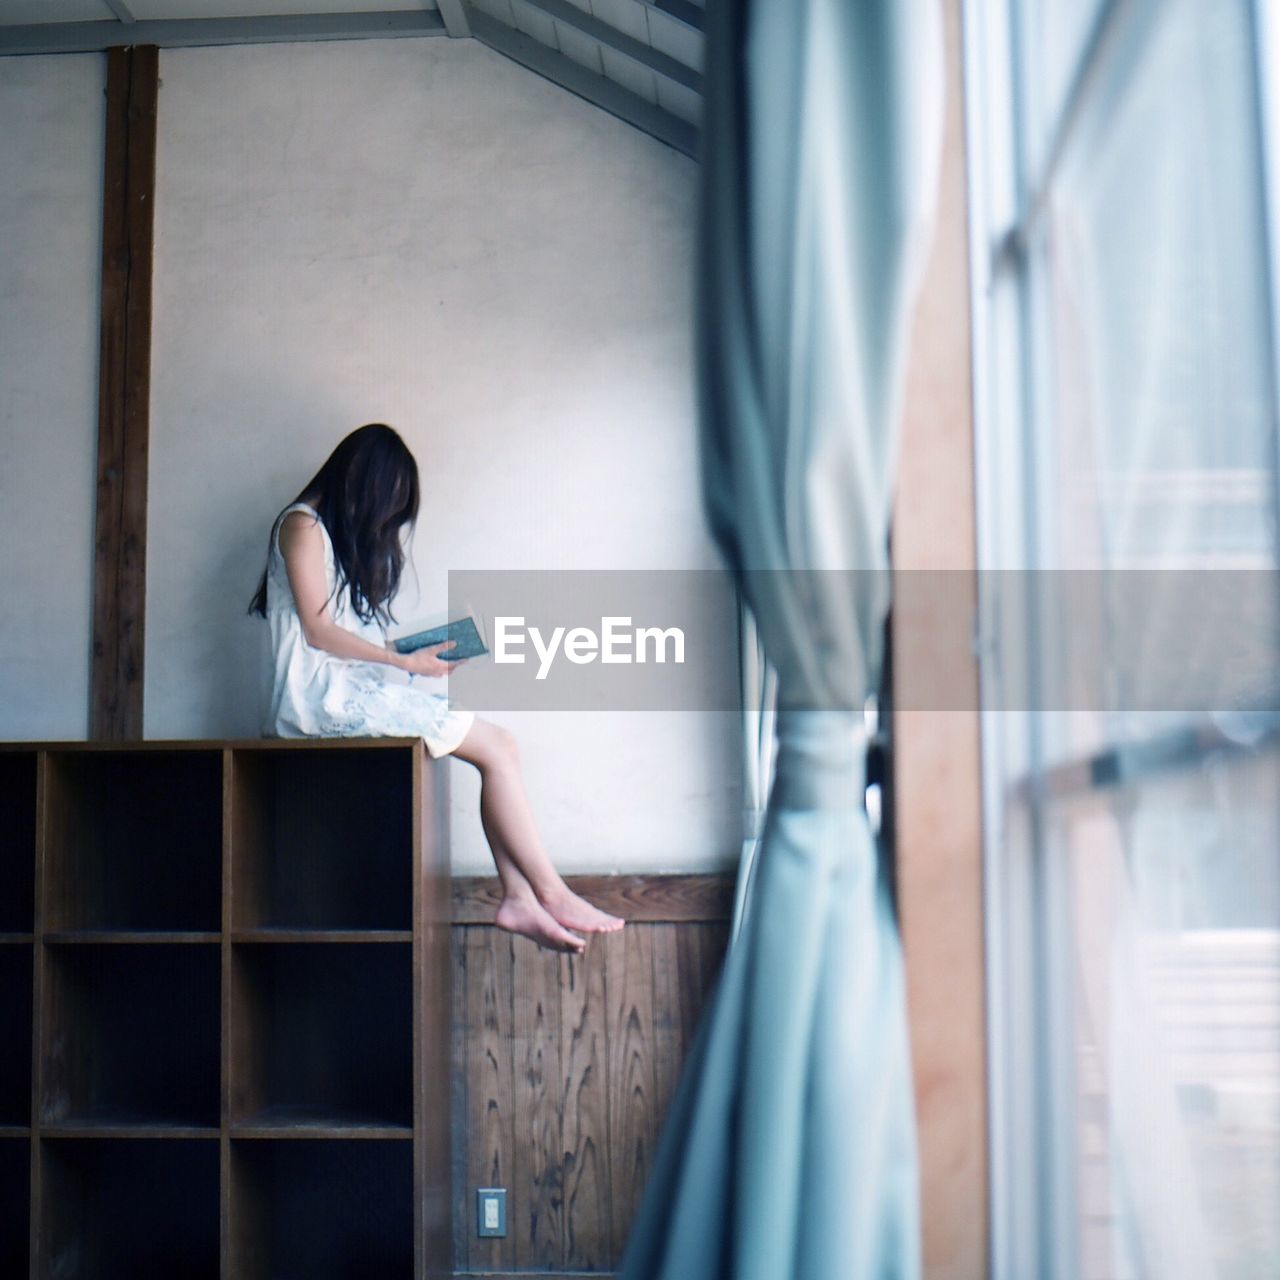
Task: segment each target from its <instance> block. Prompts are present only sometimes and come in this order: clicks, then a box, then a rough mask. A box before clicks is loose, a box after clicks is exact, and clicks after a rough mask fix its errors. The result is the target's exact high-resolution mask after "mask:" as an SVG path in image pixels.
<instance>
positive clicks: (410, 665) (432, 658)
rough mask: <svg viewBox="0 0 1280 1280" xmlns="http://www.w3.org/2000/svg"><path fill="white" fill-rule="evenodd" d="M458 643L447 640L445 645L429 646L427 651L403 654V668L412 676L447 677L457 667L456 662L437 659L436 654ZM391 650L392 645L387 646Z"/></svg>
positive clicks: (416, 650) (419, 650) (418, 650)
mask: <svg viewBox="0 0 1280 1280" xmlns="http://www.w3.org/2000/svg"><path fill="white" fill-rule="evenodd" d="M457 643H458V642H457V641H456V640H446V641H445V642H444V643H443V644H431V645H427V647H426V648H425V649H415V650H414V651H413V652H412V653H406V654H403V655H402V657H401V664H400V665H401V666H402V668H403V669H404V670H405V671H407V672H408V673H409V674H410V675H414V676H447V675H448V674H449V671H450V669H451V668H453V667H456V666H457V665H458V664H457V663H456V662H445V661H444V660H443V659H441V658H437V657H436V654H437V653H439V652H440V651H441V650H442V649H452V648H453V647H454V645H456V644H457ZM387 647H388V648H391V647H392V646H391V645H388V646H387Z"/></svg>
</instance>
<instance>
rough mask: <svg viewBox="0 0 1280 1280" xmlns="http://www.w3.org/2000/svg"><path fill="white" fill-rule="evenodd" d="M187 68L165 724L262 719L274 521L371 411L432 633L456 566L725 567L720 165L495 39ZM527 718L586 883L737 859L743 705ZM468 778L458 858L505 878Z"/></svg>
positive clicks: (181, 68) (162, 116) (173, 307)
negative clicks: (591, 873)
mask: <svg viewBox="0 0 1280 1280" xmlns="http://www.w3.org/2000/svg"><path fill="white" fill-rule="evenodd" d="M161 78H162V88H161V91H160V109H159V120H160V137H159V154H158V162H157V168H158V175H157V187H158V189H157V204H156V214H157V222H156V272H155V317H154V348H153V360H152V376H153V392H152V444H151V493H150V500H151V514H150V528H149V535H148V537H149V569H148V574H149V584H148V589H149V596H148V614H147V668H146V671H147V687H146V723H147V733H148V736H150V737H203V736H218V737H221V736H238V735H245V736H254V735H256V734H257V732H258V727H259V710H260V705H259V686H258V680H257V672H258V669H259V652H260V647H261V645H262V643H263V641H264V639H265V625H264V624H263V623H262V622H261V621H259V620H257V619H248V618H246V617H245V616H244V609H245V605H246V603H247V601H248V598H249V596H250V594H251V593H252V591H253V588H254V587H255V585H256V582H257V577H258V574H259V573H260V571H261V567H262V562H263V556H264V553H265V546H266V538H267V533H268V527H269V524H270V520H271V517H272V516H273V514H274V513H275V512H276V511H277V510H278V509H279V508H280V507H281V506H282V505H283V504H284V503H285V502H286V501H288V500H289V499H291V498H292V497H293V496H294V494H296V492H297V491H298V490H299V489H300V488H301V486H302V485H303V483H304V482H305V481H306V480H307V478H308V477H309V476H310V475H311V473H312V472H313V471H314V470H315V469H316V468H317V467H318V466H319V464H320V463H321V462H322V461H323V459H324V457H325V456H326V455H327V454H328V452H329V450H330V449H331V448H332V447H333V445H334V444H336V443H337V441H338V440H339V439H340V438H341V436H342V435H344V434H345V433H346V432H347V431H349V430H350V429H352V428H353V427H355V426H358V425H359V424H360V423H362V422H366V421H370V420H382V421H388V422H391V423H392V424H393V425H395V426H396V427H397V428H398V429H399V430H400V431H401V433H402V434H403V435H404V436H405V437H406V439H407V441H408V443H409V445H410V447H411V448H412V449H413V450H414V452H415V454H416V455H417V457H418V460H419V465H420V467H421V469H422V474H423V481H424V501H423V513H422V516H421V518H420V521H419V530H418V536H417V539H416V542H415V546H414V561H415V563H416V567H417V570H418V576H419V579H420V584H421V601H422V603H421V604H420V603H419V600H418V598H416V597H415V596H414V594H413V593H414V586H413V582H412V577H411V576H410V579H409V586H408V588H407V590H408V598H407V599H406V600H405V607H404V608H403V610H400V611H399V612H400V616H401V617H402V618H406V619H407V618H412V617H413V616H414V614H415V612H416V611H417V610H418V609H419V608H424V607H430V606H432V605H437V604H440V603H441V602H442V596H443V593H444V589H445V581H446V578H445V575H446V572H447V571H448V570H449V569H451V568H453V569H462V568H472V569H478V568H519V567H531V568H611V567H617V568H666V567H672V568H700V567H705V566H708V565H712V564H715V563H716V558H715V555H714V553H713V551H712V548H711V546H710V543H709V541H708V538H707V536H706V534H705V532H704V527H703V521H702V516H701V510H700V503H699V496H698V486H697V470H696V451H695V438H694V416H693V393H692V370H691V366H690V359H691V351H690V347H691V343H690V338H691V316H690V303H691V296H690V291H691V282H692V274H691V272H692V266H691V251H692V230H693V220H694V195H695V181H696V170H695V166H694V165H693V164H692V162H690V161H689V160H687V159H686V158H685V157H683V156H680V155H678V154H676V153H675V152H673V151H671V150H670V149H668V148H666V147H664V146H663V145H661V144H660V143H658V142H655V141H654V140H652V139H650V138H648V137H646V136H644V135H642V134H640V133H639V132H637V131H636V130H634V129H632V128H631V127H630V126H628V125H625V124H622V123H621V122H619V121H617V120H615V119H613V118H612V117H610V116H608V115H606V114H605V113H603V112H601V111H599V110H598V109H597V108H595V107H592V106H590V105H589V104H587V103H585V102H583V101H581V100H579V99H577V98H575V97H573V96H571V95H570V94H568V93H566V92H564V91H563V90H561V89H559V88H557V87H555V86H554V85H552V84H550V83H548V82H546V81H544V80H542V79H539V78H538V77H536V76H534V75H532V74H530V73H528V72H526V71H524V70H523V69H522V68H519V67H517V66H515V65H514V64H512V63H510V62H508V61H507V60H506V59H504V58H502V57H500V56H499V55H497V54H494V53H492V52H490V51H489V50H487V49H485V48H483V47H482V46H480V45H478V44H476V43H475V42H473V41H448V40H443V39H441V40H408V41H361V42H353V43H340V44H300V45H272V46H259V47H249V48H223V49H207V50H183V51H169V52H165V53H164V54H162V59H161ZM727 639H728V638H727ZM729 646H730V647H729V650H728V651H729V652H730V653H732V642H731V641H730V642H729ZM495 718H499V717H495ZM505 720H506V722H508V723H509V724H511V726H512V727H513V728H515V729H516V730H517V732H518V733H519V734H520V736H521V740H522V743H523V746H524V755H525V761H526V768H527V771H528V775H529V778H530V784H531V788H532V792H533V797H534V804H535V808H536V810H537V811H538V814H539V816H540V817H541V819H542V822H543V828H544V832H545V834H546V837H547V843H548V845H549V847H550V849H551V851H552V853H553V855H554V856H555V857H556V859H557V860H558V861H559V863H560V864H561V865H562V866H563V867H565V868H566V869H569V870H588V869H590V870H672V869H695V868H707V867H713V866H721V865H724V863H725V861H726V859H727V858H730V857H732V856H733V855H734V853H735V851H736V848H737V842H738V833H739V791H738V764H737V761H738V749H737V740H736V728H735V719H734V717H732V716H730V715H727V714H726V715H717V716H713V715H707V714H696V713H680V714H661V713H644V714H631V715H622V714H616V715H612V714H611V715H599V714H592V715H587V714H585V713H562V714H556V715H550V714H532V713H529V714H524V715H521V716H519V717H516V716H510V717H505ZM451 767H452V768H453V771H454V772H453V785H454V806H455V813H454V821H453V833H454V834H453V847H454V866H455V870H456V871H458V872H459V873H472V872H483V871H486V870H488V869H490V868H491V863H490V862H489V858H488V853H487V850H486V848H485V845H484V842H483V837H482V834H481V831H480V827H479V822H478V819H477V818H476V815H475V807H476V789H475V780H474V774H473V773H472V771H471V770H470V769H469V768H467V767H466V766H464V765H461V764H457V765H454V766H451Z"/></svg>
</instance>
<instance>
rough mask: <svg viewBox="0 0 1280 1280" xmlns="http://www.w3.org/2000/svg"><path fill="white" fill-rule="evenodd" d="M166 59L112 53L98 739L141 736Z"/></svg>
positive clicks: (146, 52)
mask: <svg viewBox="0 0 1280 1280" xmlns="http://www.w3.org/2000/svg"><path fill="white" fill-rule="evenodd" d="M158 67H159V59H158V50H157V49H156V47H155V46H154V45H148V46H144V47H140V48H129V49H112V50H110V51H109V52H108V53H107V126H106V156H105V162H104V178H103V200H102V329H101V339H100V344H99V365H98V470H97V512H96V521H95V529H94V569H93V652H92V662H91V668H90V684H89V736H90V738H91V739H94V740H107V741H123V740H126V739H134V738H141V737H142V690H143V660H144V640H145V636H144V622H145V612H146V574H147V440H148V434H149V426H150V423H149V418H150V401H151V253H152V218H153V212H154V205H155V174H156V91H157V86H158V84H159V77H158Z"/></svg>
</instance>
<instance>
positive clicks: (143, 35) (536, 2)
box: [0, 0, 703, 157]
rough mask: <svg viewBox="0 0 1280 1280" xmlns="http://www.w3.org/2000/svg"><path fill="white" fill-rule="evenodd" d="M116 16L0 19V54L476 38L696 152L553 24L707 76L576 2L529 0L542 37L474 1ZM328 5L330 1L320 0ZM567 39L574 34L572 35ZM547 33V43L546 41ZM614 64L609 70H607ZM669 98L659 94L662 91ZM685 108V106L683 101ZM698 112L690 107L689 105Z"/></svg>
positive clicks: (640, 4) (683, 16)
mask: <svg viewBox="0 0 1280 1280" xmlns="http://www.w3.org/2000/svg"><path fill="white" fill-rule="evenodd" d="M103 2H104V4H105V5H106V6H107V7H108V8H109V9H110V11H111V12H112V13H113V14H114V15H115V19H114V20H112V19H107V18H103V19H100V20H97V21H82V22H63V23H40V24H31V25H26V24H24V25H4V24H0V55H6V54H8V55H15V54H16V55H21V54H48V53H90V52H100V51H102V50H106V49H111V48H117V47H121V46H128V45H146V44H150V45H157V46H159V47H160V48H167V49H174V48H190V47H196V46H209V45H235V44H268V43H275V42H286V41H308V40H359V39H386V38H391V37H404V38H409V37H421V36H445V35H448V36H453V37H455V38H466V37H468V36H470V37H474V38H476V39H478V40H479V41H480V42H481V43H482V44H484V45H486V46H488V47H489V48H491V49H493V50H495V51H496V52H498V53H501V54H503V55H504V56H505V57H508V58H510V59H512V60H513V61H515V62H518V63H519V64H520V65H521V66H523V67H525V68H526V69H528V70H530V71H533V72H534V73H536V74H537V75H540V76H543V77H544V78H545V79H548V80H550V81H552V82H553V83H555V84H557V85H559V86H560V87H561V88H563V89H566V90H568V91H569V92H570V93H573V94H575V95H577V96H578V97H581V98H585V99H586V100H587V101H588V102H591V103H594V104H595V105H596V106H598V107H600V108H601V109H602V110H605V111H608V112H609V113H610V114H611V115H614V116H617V117H618V118H619V119H621V120H624V121H626V122H627V123H628V124H630V125H632V126H634V127H635V128H637V129H640V130H642V131H643V132H645V133H648V134H649V135H651V136H652V137H654V138H657V139H658V140H659V141H661V142H664V143H666V144H667V145H668V146H671V147H674V148H675V149H676V150H677V151H681V152H683V153H684V154H685V155H688V156H693V157H696V155H697V149H698V129H697V126H696V125H694V124H691V123H689V121H688V120H686V119H682V118H681V116H679V115H676V114H674V113H673V112H671V111H669V110H667V109H666V106H665V105H658V104H655V103H654V102H653V101H651V97H652V94H649V95H648V96H645V95H642V94H641V93H639V92H637V91H636V90H635V89H634V88H630V87H628V85H627V84H626V83H620V82H619V80H618V79H615V78H613V76H611V75H609V74H602V73H601V72H600V71H597V70H593V69H591V68H590V67H586V66H583V65H581V64H580V63H579V62H576V61H575V60H574V59H572V58H570V57H568V56H567V55H566V54H564V53H563V52H561V50H560V49H559V48H557V47H556V38H555V37H554V36H552V35H551V34H550V32H551V30H552V28H551V23H552V22H555V23H560V24H562V26H563V27H567V28H571V29H572V30H574V31H576V32H578V33H579V35H581V36H585V37H586V38H587V39H589V40H594V41H596V42H597V44H598V45H599V46H600V47H601V48H603V49H607V50H609V51H610V52H612V53H616V54H619V55H621V56H622V57H624V58H626V59H629V60H630V61H631V62H633V63H635V64H637V65H638V66H640V67H643V68H645V69H646V70H647V71H651V72H653V73H654V74H655V75H657V76H660V77H662V80H661V81H659V84H661V83H662V82H663V81H666V82H669V84H670V85H671V86H672V88H671V90H670V92H671V93H672V94H675V93H677V92H688V93H693V94H697V95H700V94H701V92H702V87H703V80H702V75H701V73H700V72H699V71H698V70H696V69H695V68H694V67H691V66H689V65H687V63H685V62H682V61H680V60H679V59H677V58H674V57H672V56H671V55H670V54H668V53H665V52H663V51H662V50H661V49H658V48H655V47H654V46H653V45H652V44H649V43H647V42H646V41H645V40H644V39H643V38H641V36H642V34H643V31H644V25H643V23H641V24H640V27H639V28H638V30H637V34H634V35H633V34H629V33H628V32H625V31H622V30H620V29H619V28H618V27H616V26H614V25H612V23H610V22H606V21H604V20H603V19H602V18H599V17H597V16H596V15H595V13H593V12H588V11H587V10H586V9H585V8H584V7H582V6H580V5H579V4H573V3H570V0H528V3H529V5H530V6H531V8H533V9H536V10H537V11H538V12H540V13H541V14H542V15H543V17H544V18H545V19H548V20H549V21H548V23H547V35H546V36H544V39H538V38H535V37H534V36H531V35H528V34H526V33H525V32H524V31H521V30H519V29H518V28H516V27H514V26H512V25H511V24H510V22H508V21H506V20H504V19H503V18H497V17H494V16H493V15H492V14H490V13H488V12H486V11H485V10H482V9H479V8H478V7H477V6H476V5H474V4H472V3H471V2H470V0H437V3H438V5H439V8H438V9H419V10H404V9H396V10H387V11H381V12H373V13H368V12H356V13H323V12H321V13H302V14H279V15H264V16H261V17H204V18H141V19H139V18H135V16H134V14H133V13H132V11H131V9H130V7H129V3H130V0H103ZM321 2H323V0H321ZM635 3H636V6H637V10H638V11H640V12H642V11H643V9H650V10H653V11H654V12H661V13H663V14H666V15H667V16H668V17H671V18H674V19H676V20H677V21H680V22H682V23H684V24H685V25H686V26H688V27H690V28H691V29H694V30H697V31H701V29H702V16H703V10H702V8H701V6H700V5H698V4H694V3H692V0H635ZM566 38H567V37H566ZM544 40H546V41H547V42H546V43H544ZM608 69H609V68H608V64H606V71H608ZM659 101H660V102H661V98H659ZM681 110H682V114H684V112H685V110H686V108H683V107H682V108H681ZM690 113H691V114H692V112H690Z"/></svg>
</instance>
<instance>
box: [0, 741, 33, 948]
mask: <svg viewBox="0 0 1280 1280" xmlns="http://www.w3.org/2000/svg"><path fill="white" fill-rule="evenodd" d="M35 832H36V753H35V752H34V751H0V936H3V935H4V934H6V933H17V934H29V933H30V932H31V930H32V927H33V925H32V920H33V917H34V911H35V858H34V857H33V856H32V854H33V851H34V849H35Z"/></svg>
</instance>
